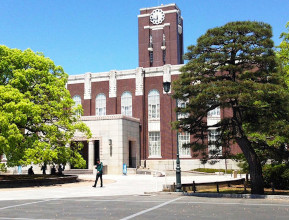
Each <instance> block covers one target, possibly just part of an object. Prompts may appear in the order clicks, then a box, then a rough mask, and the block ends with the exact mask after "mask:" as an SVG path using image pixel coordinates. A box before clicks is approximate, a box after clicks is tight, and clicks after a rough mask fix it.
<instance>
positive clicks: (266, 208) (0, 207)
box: [0, 195, 289, 220]
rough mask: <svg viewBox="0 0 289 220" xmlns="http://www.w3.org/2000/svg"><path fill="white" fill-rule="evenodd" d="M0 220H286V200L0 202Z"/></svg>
mask: <svg viewBox="0 0 289 220" xmlns="http://www.w3.org/2000/svg"><path fill="white" fill-rule="evenodd" d="M0 219H7V220H8V219H17V220H21V219H23V220H24V219H25V220H31V219H38V220H42V219H123V220H125V219H165V220H170V219H222V220H223V219H233V220H238V219H240V220H241V219H242V220H244V219H262V220H266V219H270V220H271V219H286V220H288V219H289V201H288V200H268V199H227V198H200V197H194V196H174V195H136V196H132V195H130V196H110V197H85V198H84V197H83V198H63V199H59V198H57V199H55V198H54V199H43V200H11V201H9V200H8V201H0Z"/></svg>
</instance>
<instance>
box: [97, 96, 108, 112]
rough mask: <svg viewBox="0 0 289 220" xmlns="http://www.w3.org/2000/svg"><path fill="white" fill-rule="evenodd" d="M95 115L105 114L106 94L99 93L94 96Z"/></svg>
mask: <svg viewBox="0 0 289 220" xmlns="http://www.w3.org/2000/svg"><path fill="white" fill-rule="evenodd" d="M101 110H102V111H101ZM95 115H96V116H104V115H106V96H105V94H104V93H99V94H97V96H96V97H95Z"/></svg>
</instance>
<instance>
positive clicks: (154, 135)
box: [149, 132, 161, 157]
mask: <svg viewBox="0 0 289 220" xmlns="http://www.w3.org/2000/svg"><path fill="white" fill-rule="evenodd" d="M149 156H150V157H161V137H160V132H149Z"/></svg>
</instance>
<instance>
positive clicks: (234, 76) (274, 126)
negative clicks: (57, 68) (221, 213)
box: [173, 21, 289, 194]
mask: <svg viewBox="0 0 289 220" xmlns="http://www.w3.org/2000/svg"><path fill="white" fill-rule="evenodd" d="M271 37H272V30H271V26H270V25H269V24H266V23H263V22H251V21H238V22H230V23H227V24H226V25H224V26H221V27H216V28H213V29H210V30H208V31H207V32H206V33H205V34H204V35H202V36H201V37H200V38H199V39H198V41H197V45H192V46H190V47H188V53H186V55H185V58H186V59H187V60H188V63H187V64H186V65H185V66H183V67H182V69H181V72H182V73H181V75H180V78H179V79H178V80H177V81H175V83H174V85H173V89H174V91H175V94H174V97H175V98H176V99H178V100H182V101H184V102H185V101H187V102H188V103H187V105H186V107H185V108H178V109H177V111H178V112H182V113H185V114H187V116H188V117H186V118H182V119H180V120H179V121H178V122H175V123H174V127H175V128H177V129H182V130H184V131H187V132H190V133H191V134H192V136H193V137H194V141H193V142H192V143H191V146H192V147H193V150H194V151H200V150H201V149H202V148H203V147H207V146H208V144H206V139H207V136H208V129H210V128H212V127H217V128H218V130H219V132H220V135H219V139H218V140H219V141H217V142H218V143H219V144H221V145H227V146H230V144H232V143H233V142H236V143H237V144H238V145H239V147H240V149H241V150H242V152H243V153H244V156H245V158H246V160H247V162H248V164H249V171H250V177H251V192H252V193H253V194H263V193H264V183H263V177H262V166H261V163H260V158H259V157H258V155H257V154H256V147H257V148H258V147H259V148H266V149H267V150H270V149H271V148H272V149H273V148H274V143H275V144H276V143H277V142H278V141H280V140H281V139H280V137H283V139H282V141H286V140H287V139H286V137H285V136H286V134H285V131H286V129H288V127H287V125H286V124H287V122H288V109H289V108H288V107H289V96H288V88H287V86H286V83H285V80H284V76H283V75H282V74H280V73H279V71H278V70H277V62H276V56H275V53H274V51H273V41H272V40H271ZM217 107H220V108H221V109H227V110H229V111H231V114H227V115H225V116H224V117H222V118H221V121H220V122H218V123H217V124H214V125H210V126H208V125H207V123H206V117H207V114H208V112H209V111H211V110H213V109H215V108H217ZM282 129H283V130H282ZM281 130H282V131H281ZM287 131H288V130H287ZM282 132H283V133H282ZM275 137H278V138H277V139H276V138H275ZM203 152H206V151H204V150H203Z"/></svg>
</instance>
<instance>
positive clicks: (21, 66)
mask: <svg viewBox="0 0 289 220" xmlns="http://www.w3.org/2000/svg"><path fill="white" fill-rule="evenodd" d="M67 79H68V76H67V74H66V73H65V72H64V71H63V69H62V67H60V66H56V65H55V64H54V63H53V61H52V60H50V59H49V58H46V57H44V55H43V54H41V53H36V54H35V53H34V52H33V51H32V50H30V49H27V50H25V51H21V50H18V49H9V48H8V47H6V46H0V155H1V154H5V155H6V157H7V166H15V165H25V164H30V163H31V162H34V163H38V164H50V163H57V164H60V163H62V164H65V163H66V162H74V163H75V165H74V166H76V167H77V166H78V167H83V166H84V164H85V161H84V159H83V158H82V157H81V156H80V154H79V152H78V150H79V148H74V149H72V148H69V147H67V144H68V143H69V142H70V140H71V138H72V137H73V135H74V133H75V132H76V131H79V132H83V134H84V135H86V136H87V137H89V136H90V131H89V129H88V127H87V126H86V125H85V124H84V123H82V122H78V121H77V118H76V116H75V115H76V113H75V112H76V111H81V106H78V107H76V108H74V107H73V106H74V102H73V100H72V99H71V97H70V93H69V91H68V90H67V89H66V88H65V84H66V82H67ZM74 158H78V160H77V161H76V160H74Z"/></svg>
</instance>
